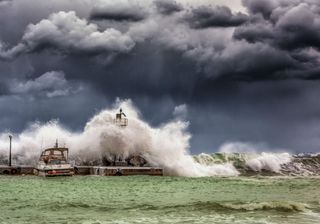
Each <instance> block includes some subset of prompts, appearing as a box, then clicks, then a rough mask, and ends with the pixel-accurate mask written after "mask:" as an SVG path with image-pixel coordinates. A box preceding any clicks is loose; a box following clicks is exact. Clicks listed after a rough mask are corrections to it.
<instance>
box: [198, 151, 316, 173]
mask: <svg viewBox="0 0 320 224" xmlns="http://www.w3.org/2000/svg"><path fill="white" fill-rule="evenodd" d="M194 159H195V161H197V162H198V163H200V164H205V165H211V164H226V163H228V164H232V165H233V166H234V167H235V168H236V169H237V170H238V171H239V173H240V174H241V175H257V174H259V175H290V176H317V175H320V154H312V153H310V154H307V153H304V154H298V155H290V154H289V153H265V152H263V153H224V152H222V153H214V154H211V155H209V154H205V153H202V154H200V155H197V156H194Z"/></svg>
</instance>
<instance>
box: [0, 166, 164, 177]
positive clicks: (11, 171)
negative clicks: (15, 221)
mask: <svg viewBox="0 0 320 224" xmlns="http://www.w3.org/2000/svg"><path fill="white" fill-rule="evenodd" d="M34 169H35V167H33V166H1V165H0V175H33V174H34V172H33V171H34ZM74 173H75V175H100V176H134V175H149V176H163V169H162V168H159V167H135V166H74Z"/></svg>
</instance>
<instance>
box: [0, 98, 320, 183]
mask: <svg viewBox="0 0 320 224" xmlns="http://www.w3.org/2000/svg"><path fill="white" fill-rule="evenodd" d="M119 108H123V109H124V111H125V112H126V114H127V116H128V118H129V125H128V126H127V127H125V128H122V127H119V126H117V125H115V124H114V122H113V119H114V116H115V114H116V113H117V111H118V110H119ZM188 125H189V124H188V122H185V121H182V120H180V119H174V120H172V121H169V122H168V123H165V124H163V125H161V126H160V127H151V126H150V125H149V124H147V123H146V122H144V121H143V120H142V119H141V118H140V116H139V112H138V110H137V109H136V108H135V107H134V106H133V104H132V102H131V101H130V100H125V101H119V100H118V101H117V102H116V103H115V105H114V107H113V108H112V109H106V110H103V111H101V112H100V113H98V114H97V115H95V116H94V117H93V118H92V119H90V120H89V121H88V122H87V124H86V125H85V127H84V129H83V131H81V132H72V131H69V130H68V129H66V128H64V127H63V126H62V125H61V124H59V122H57V121H50V122H48V123H45V124H40V123H34V124H32V125H31V126H30V127H29V128H28V129H26V130H25V131H23V132H22V133H20V134H14V142H13V157H14V161H15V163H17V164H35V163H36V161H37V159H38V157H39V154H40V152H41V150H42V149H44V148H48V147H52V145H53V143H54V142H55V140H56V139H59V142H60V144H62V145H66V147H68V148H69V149H70V159H71V160H72V161H74V163H75V164H76V165H101V164H103V158H111V157H114V156H117V157H118V159H120V160H121V159H122V160H124V159H126V158H128V156H130V155H139V156H141V157H143V158H144V159H145V160H146V161H147V162H148V164H149V165H151V166H160V167H162V168H164V172H165V174H166V175H178V176H192V177H201V176H217V175H219V176H236V175H239V174H245V175H247V174H257V173H261V174H282V175H291V174H294V175H315V174H318V173H320V171H319V170H320V156H317V155H316V156H315V157H306V156H293V155H290V154H288V153H255V152H254V151H255V148H256V147H257V146H254V145H250V144H244V143H241V144H240V143H237V144H232V143H229V144H225V145H223V146H222V147H221V148H220V153H215V154H211V155H209V154H204V153H202V154H200V155H196V156H192V155H190V153H189V140H190V138H191V135H190V133H189V132H188V131H187V128H188ZM7 145H8V133H1V134H0V162H1V163H4V162H5V161H6V159H7V148H8V147H7ZM234 151H238V152H234ZM259 151H261V147H260V149H259ZM244 152H245V153H244Z"/></svg>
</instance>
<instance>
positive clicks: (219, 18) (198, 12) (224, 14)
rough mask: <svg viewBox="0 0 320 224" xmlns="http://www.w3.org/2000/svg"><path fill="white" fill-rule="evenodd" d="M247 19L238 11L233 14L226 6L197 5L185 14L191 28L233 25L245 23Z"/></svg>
mask: <svg viewBox="0 0 320 224" xmlns="http://www.w3.org/2000/svg"><path fill="white" fill-rule="evenodd" d="M247 19H248V17H247V16H246V15H245V14H243V13H240V12H239V13H236V14H233V13H232V12H231V10H230V8H228V7H226V6H216V7H214V8H213V7H205V6H203V7H199V8H196V9H193V10H192V11H191V13H190V14H188V15H187V16H186V20H187V21H188V22H189V23H190V26H191V27H193V28H208V27H233V26H239V25H241V24H243V23H245V22H246V21H247Z"/></svg>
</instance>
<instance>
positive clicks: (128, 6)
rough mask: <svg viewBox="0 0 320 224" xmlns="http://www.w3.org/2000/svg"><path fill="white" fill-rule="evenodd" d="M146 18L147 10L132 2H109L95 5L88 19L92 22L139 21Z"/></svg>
mask: <svg viewBox="0 0 320 224" xmlns="http://www.w3.org/2000/svg"><path fill="white" fill-rule="evenodd" d="M147 16H148V12H147V10H146V9H145V8H144V7H142V6H140V5H138V4H137V3H134V2H130V1H128V2H124V3H123V2H118V3H117V2H110V1H105V2H101V3H100V4H97V5H96V6H95V7H94V8H93V10H92V11H91V14H90V18H91V19H94V20H101V19H103V20H114V21H120V22H125V21H133V22H137V21H141V20H143V19H145V18H146V17H147Z"/></svg>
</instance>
